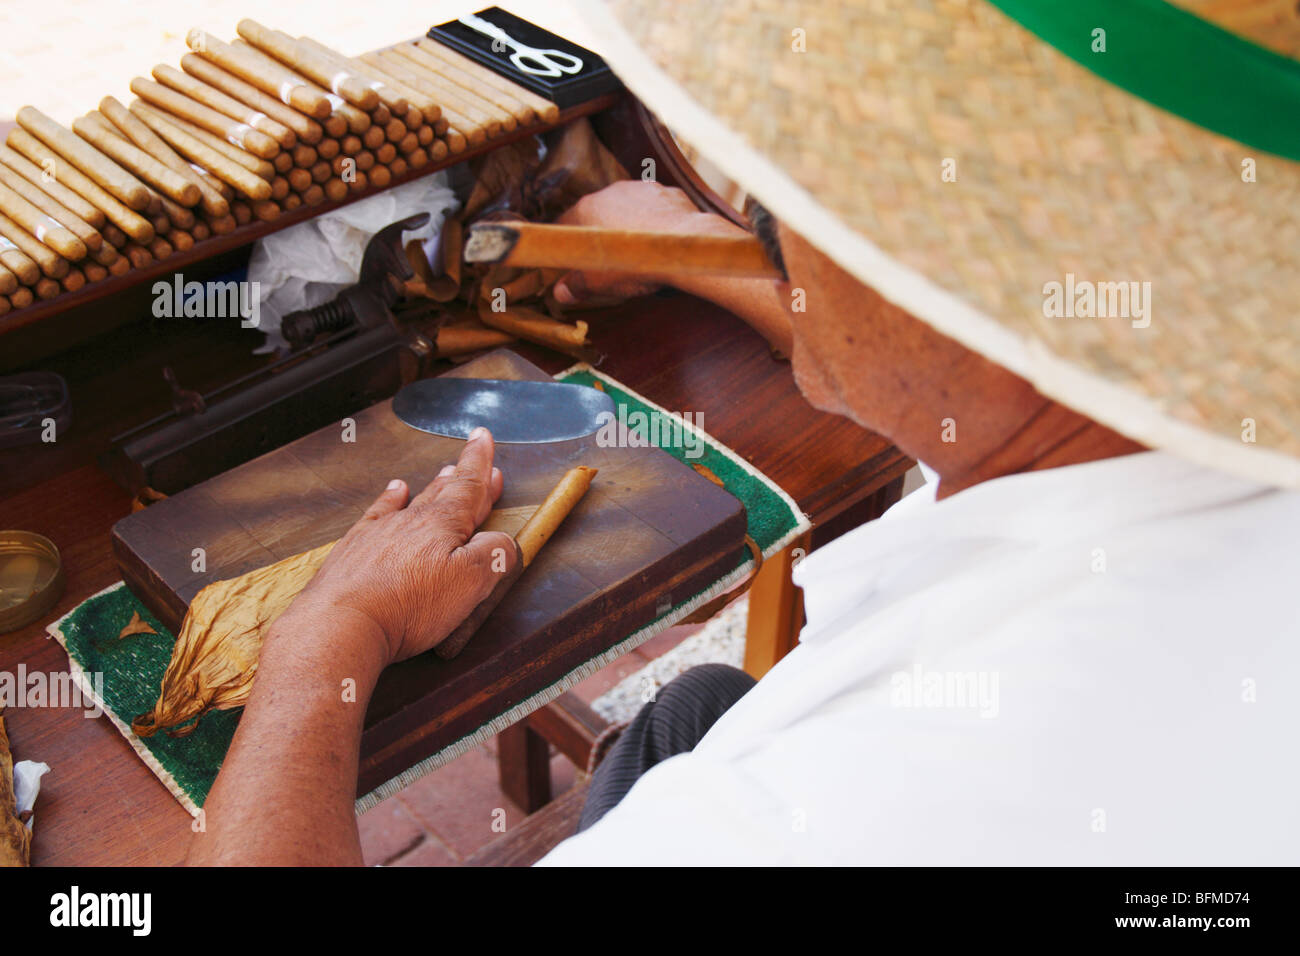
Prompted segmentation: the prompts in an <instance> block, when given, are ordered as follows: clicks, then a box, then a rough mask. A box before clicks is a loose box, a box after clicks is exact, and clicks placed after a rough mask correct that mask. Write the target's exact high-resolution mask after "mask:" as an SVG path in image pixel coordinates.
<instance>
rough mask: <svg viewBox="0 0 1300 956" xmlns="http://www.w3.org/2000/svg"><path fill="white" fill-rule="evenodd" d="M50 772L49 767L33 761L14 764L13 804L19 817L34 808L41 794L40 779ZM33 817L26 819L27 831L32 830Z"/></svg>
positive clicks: (21, 761)
mask: <svg viewBox="0 0 1300 956" xmlns="http://www.w3.org/2000/svg"><path fill="white" fill-rule="evenodd" d="M49 772H50V765H49V764H47V763H37V762H36V761H34V760H20V761H19V762H18V763H16V764H14V802H15V804H16V805H17V806H16V809H17V812H18V813H19V814H20V815H21V814H23V813H26V812H27V811H28V810H31V809H32V808H33V807H35V806H36V797H37V796H38V795H39V794H40V792H41V777H43V776H45V775H46V774H47V773H49ZM35 819H36V817H35V815H33V816H31V817H28V818H27V829H28V830H30V829H31V828H32V822H33V821H34V820H35Z"/></svg>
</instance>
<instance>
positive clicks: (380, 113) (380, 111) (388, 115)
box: [370, 103, 393, 126]
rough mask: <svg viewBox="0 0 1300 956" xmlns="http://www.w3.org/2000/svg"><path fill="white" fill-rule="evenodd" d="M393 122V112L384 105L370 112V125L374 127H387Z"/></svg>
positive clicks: (381, 104)
mask: <svg viewBox="0 0 1300 956" xmlns="http://www.w3.org/2000/svg"><path fill="white" fill-rule="evenodd" d="M392 120H393V113H392V110H390V109H389V108H388V107H387V106H385V105H384V104H383V103H380V104H379V105H378V106H376V107H375V108H374V109H373V110H371V111H370V124H371V125H372V126H387V125H388V124H389V123H390V122H391V121H392Z"/></svg>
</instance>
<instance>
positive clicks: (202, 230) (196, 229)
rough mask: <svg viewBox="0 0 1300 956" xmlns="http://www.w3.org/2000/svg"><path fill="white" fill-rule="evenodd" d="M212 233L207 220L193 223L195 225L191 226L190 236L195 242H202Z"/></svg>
mask: <svg viewBox="0 0 1300 956" xmlns="http://www.w3.org/2000/svg"><path fill="white" fill-rule="evenodd" d="M210 235H212V230H211V229H209V228H208V224H207V223H206V222H196V223H195V224H194V225H193V227H191V229H190V237H191V238H192V239H193V240H194V241H195V242H202V241H203V240H204V239H206V238H208V237H209V236H210Z"/></svg>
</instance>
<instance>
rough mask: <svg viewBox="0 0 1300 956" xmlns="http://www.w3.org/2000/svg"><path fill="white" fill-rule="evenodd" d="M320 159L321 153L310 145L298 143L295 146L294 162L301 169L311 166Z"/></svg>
mask: <svg viewBox="0 0 1300 956" xmlns="http://www.w3.org/2000/svg"><path fill="white" fill-rule="evenodd" d="M318 159H320V154H319V153H317V152H316V150H314V149H312V148H311V147H310V146H302V145H298V146H295V147H294V148H293V164H294V165H295V166H297V167H299V168H301V169H309V168H311V167H312V166H314V165H316V160H318Z"/></svg>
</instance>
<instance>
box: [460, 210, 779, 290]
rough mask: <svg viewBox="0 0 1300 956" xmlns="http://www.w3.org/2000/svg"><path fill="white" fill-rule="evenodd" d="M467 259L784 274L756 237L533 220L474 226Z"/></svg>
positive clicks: (649, 271) (652, 271)
mask: <svg viewBox="0 0 1300 956" xmlns="http://www.w3.org/2000/svg"><path fill="white" fill-rule="evenodd" d="M465 261H466V262H484V263H489V262H490V263H495V264H499V265H505V266H514V267H516V268H529V267H539V266H540V267H541V268H545V269H589V270H593V271H597V272H631V273H636V274H638V275H727V276H737V277H743V278H754V279H780V278H782V275H781V272H780V270H779V269H777V268H776V266H774V265H773V264H772V262H771V260H770V259H768V257H767V253H765V252H764V251H763V244H762V243H761V242H759V241H758V239H757V238H755V237H754V236H749V235H745V236H707V235H682V234H679V233H672V232H637V231H633V230H630V229H603V228H597V227H594V226H558V225H550V224H541V223H534V222H509V223H503V222H502V223H479V224H477V225H475V226H473V227H472V228H471V229H470V231H469V238H468V240H467V242H466V243H465Z"/></svg>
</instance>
